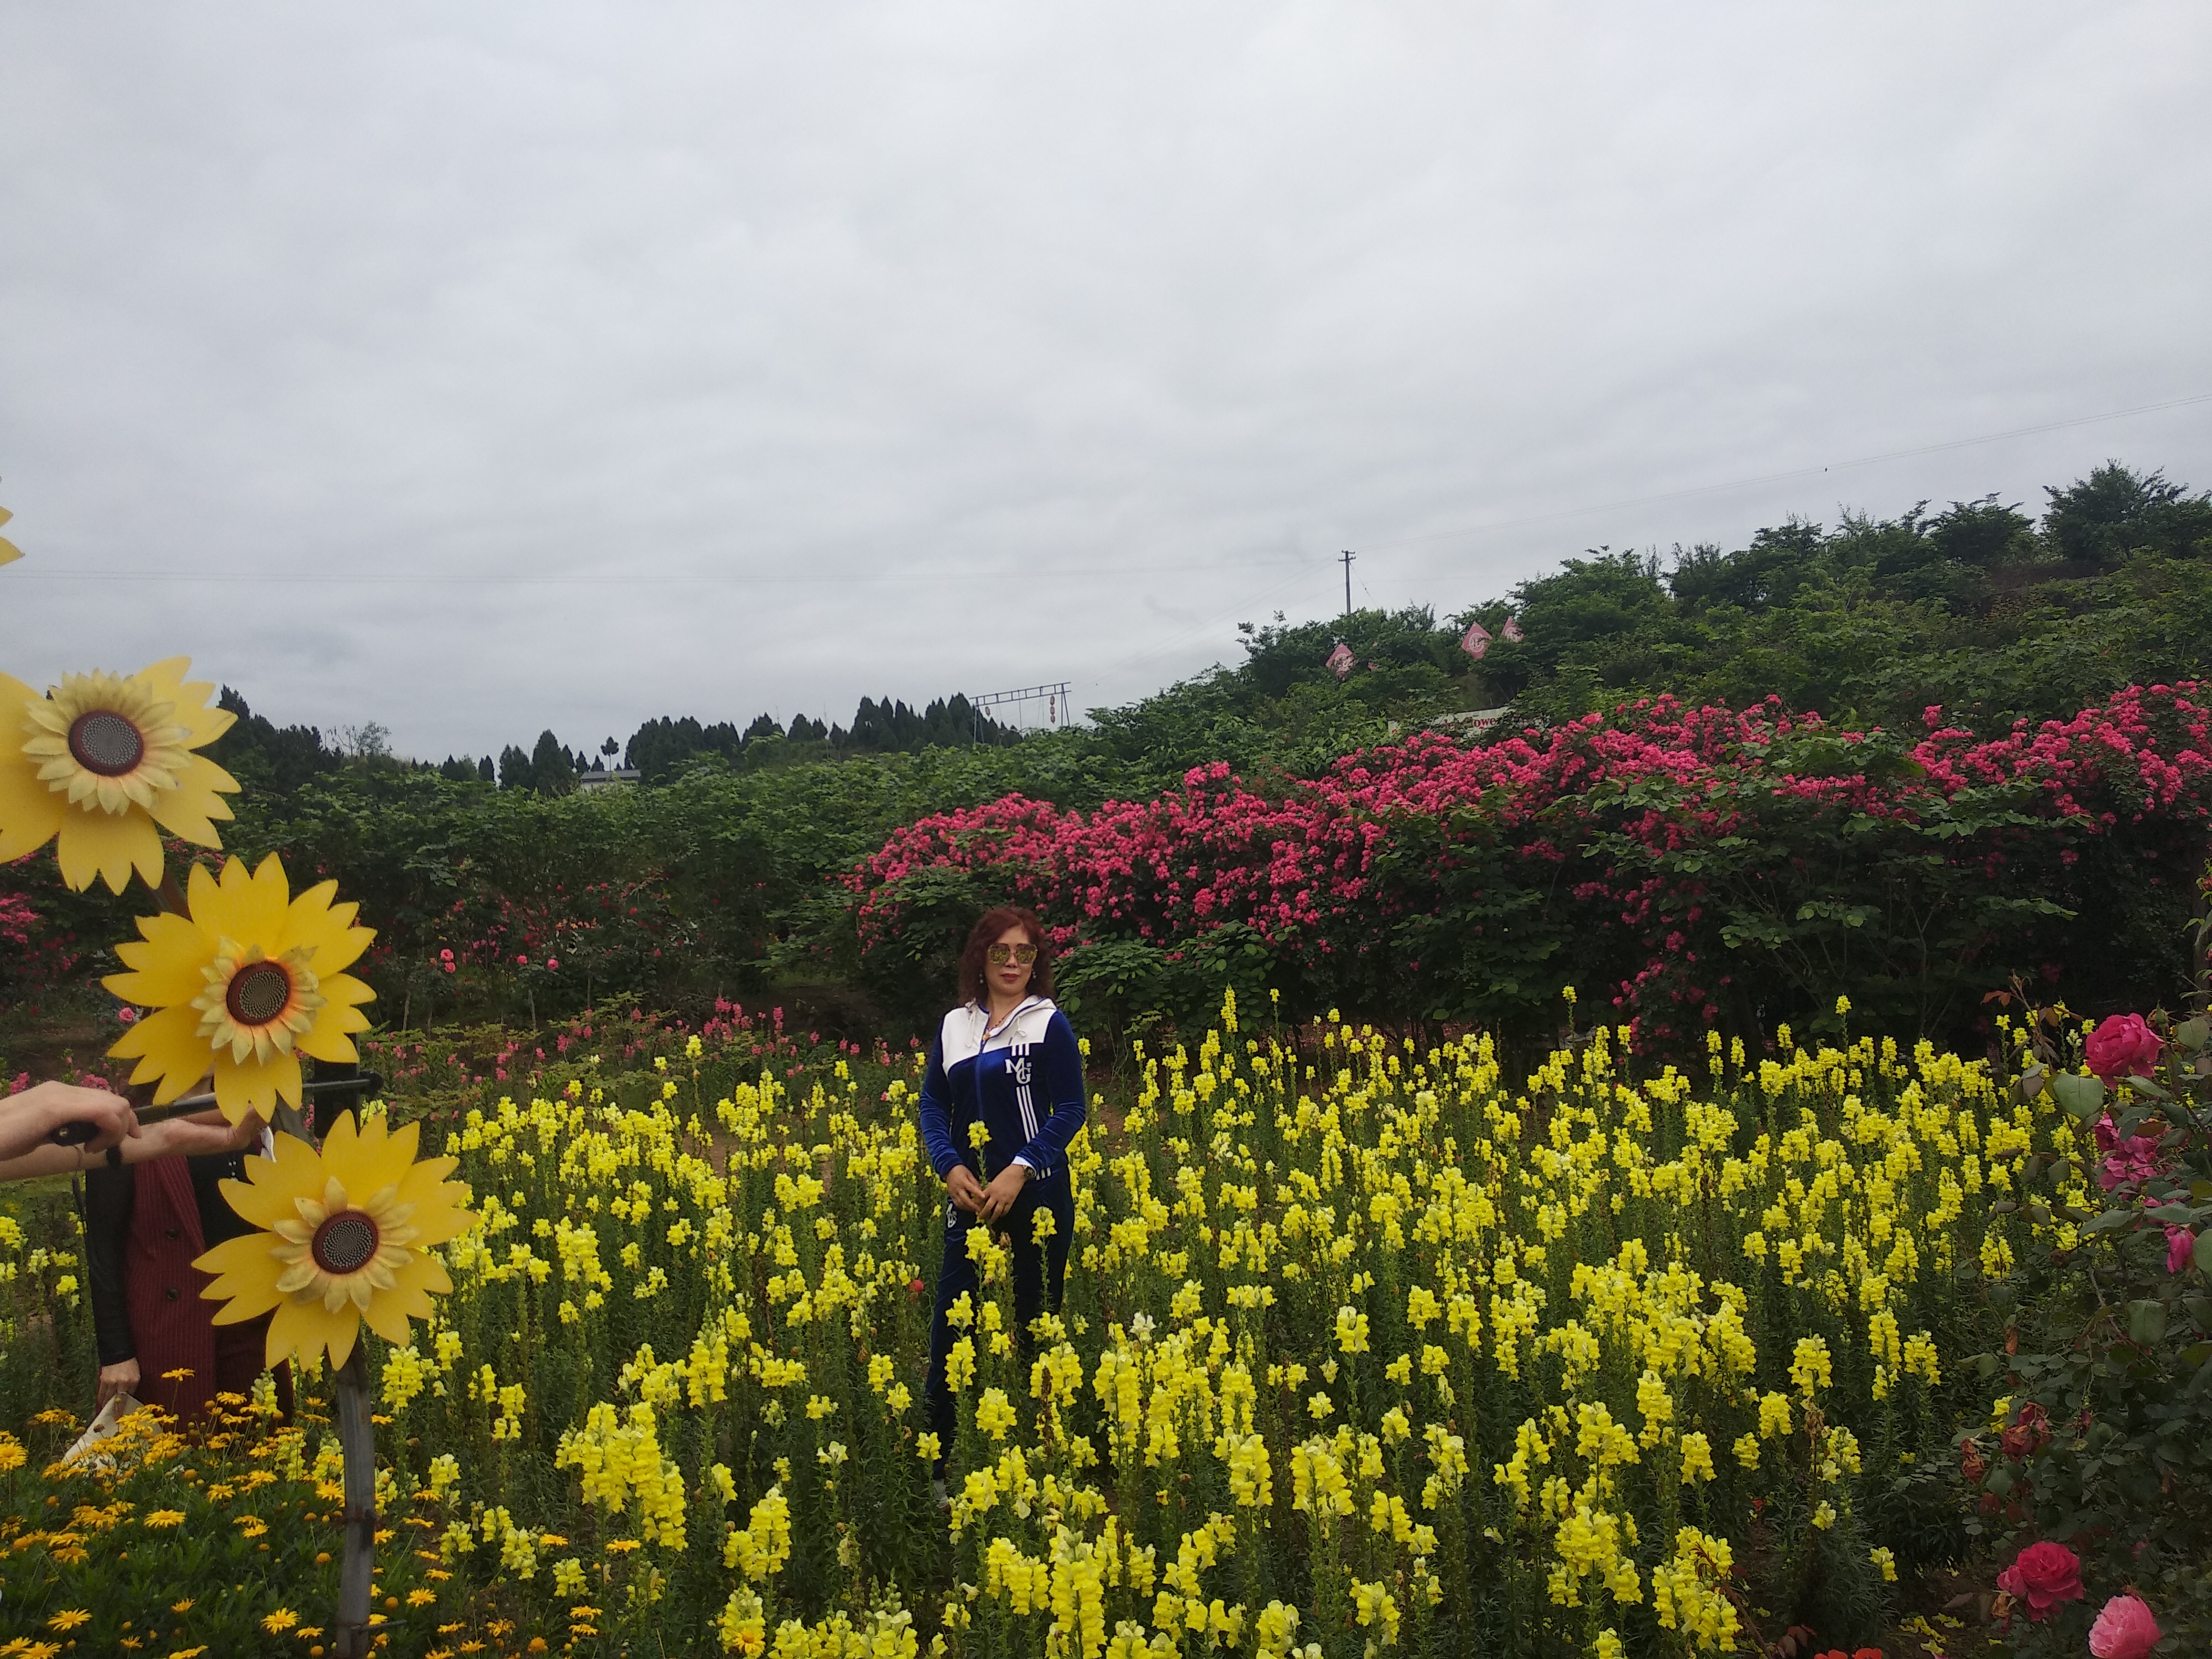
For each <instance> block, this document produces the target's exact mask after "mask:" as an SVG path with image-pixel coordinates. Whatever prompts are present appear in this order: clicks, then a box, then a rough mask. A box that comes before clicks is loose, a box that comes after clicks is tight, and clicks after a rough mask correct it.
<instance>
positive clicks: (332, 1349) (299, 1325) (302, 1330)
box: [268, 1299, 361, 1366]
mask: <svg viewBox="0 0 2212 1659" xmlns="http://www.w3.org/2000/svg"><path fill="white" fill-rule="evenodd" d="M360 1330H361V1316H360V1315H359V1314H357V1313H356V1312H355V1311H354V1310H352V1309H351V1308H350V1307H349V1308H347V1309H346V1310H345V1311H344V1312H343V1313H339V1314H333V1313H328V1312H325V1310H324V1308H323V1304H321V1303H320V1302H318V1301H308V1302H294V1301H290V1300H289V1299H288V1300H286V1301H284V1302H282V1303H279V1304H277V1308H276V1317H275V1318H273V1319H271V1320H270V1322H269V1346H268V1352H269V1353H270V1355H271V1356H272V1358H271V1360H270V1363H271V1364H275V1362H276V1360H277V1359H282V1358H283V1357H284V1356H285V1355H286V1354H288V1353H289V1352H291V1351H292V1350H293V1349H295V1348H297V1349H298V1350H299V1351H300V1352H301V1354H302V1355H303V1356H305V1355H310V1354H315V1353H319V1352H325V1351H327V1352H329V1354H330V1357H331V1364H332V1365H334V1366H336V1365H343V1364H345V1362H346V1356H347V1355H348V1354H350V1353H351V1352H353V1344H354V1338H355V1337H356V1334H359V1332H360Z"/></svg>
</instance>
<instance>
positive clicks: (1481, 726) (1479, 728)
mask: <svg viewBox="0 0 2212 1659" xmlns="http://www.w3.org/2000/svg"><path fill="white" fill-rule="evenodd" d="M1511 708H1512V705H1511V704H1510V703H1508V704H1506V705H1505V706H1504V708H1468V709H1462V710H1461V711H1460V712H1459V713H1457V714H1436V715H1432V716H1431V717H1430V720H1429V726H1430V729H1431V730H1432V731H1437V732H1459V733H1462V734H1463V735H1465V736H1468V737H1480V735H1481V734H1482V733H1483V732H1487V731H1488V730H1490V728H1491V727H1492V726H1495V725H1497V724H1498V721H1500V720H1504V718H1505V716H1506V715H1507V714H1508V713H1510V711H1511Z"/></svg>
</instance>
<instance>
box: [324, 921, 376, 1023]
mask: <svg viewBox="0 0 2212 1659" xmlns="http://www.w3.org/2000/svg"><path fill="white" fill-rule="evenodd" d="M363 931H364V932H366V931H367V930H366V929H364V930H363ZM315 976H316V978H317V979H318V980H319V981H320V983H319V984H318V985H317V986H316V987H315V988H316V990H318V991H319V992H320V993H321V994H322V998H323V1000H324V1001H325V1002H334V1003H337V1004H338V1005H340V1006H343V1007H346V1008H351V1007H353V1006H355V1005H356V1004H359V1003H363V1002H374V1001H375V1000H376V993H375V992H374V991H373V990H371V989H370V988H369V987H368V986H366V985H364V984H363V983H362V981H359V980H357V979H356V978H355V977H354V976H353V975H351V974H337V975H332V976H331V977H328V978H325V977H324V975H322V973H321V971H320V970H319V969H318V970H317V973H316V975H315Z"/></svg>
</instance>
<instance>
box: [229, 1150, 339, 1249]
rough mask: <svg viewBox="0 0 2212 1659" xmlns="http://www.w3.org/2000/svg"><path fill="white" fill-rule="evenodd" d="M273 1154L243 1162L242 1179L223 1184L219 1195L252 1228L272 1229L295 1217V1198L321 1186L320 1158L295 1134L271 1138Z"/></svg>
mask: <svg viewBox="0 0 2212 1659" xmlns="http://www.w3.org/2000/svg"><path fill="white" fill-rule="evenodd" d="M275 1140H276V1157H275V1158H247V1159H246V1180H244V1181H226V1182H223V1183H222V1195H223V1196H224V1197H225V1198H227V1199H228V1200H230V1207H231V1208H232V1209H234V1210H235V1211H236V1212H238V1213H239V1215H240V1216H241V1217H242V1218H245V1219H246V1220H247V1221H250V1222H252V1224H253V1225H255V1226H257V1227H260V1228H264V1229H267V1228H273V1227H275V1226H276V1224H277V1223H278V1222H280V1221H290V1220H293V1219H295V1218H296V1217H297V1216H298V1214H299V1205H298V1203H297V1202H296V1197H297V1195H298V1194H301V1193H304V1192H307V1191H309V1190H311V1189H312V1190H313V1191H315V1192H320V1191H321V1190H322V1186H323V1177H322V1167H323V1163H322V1159H321V1158H319V1156H318V1155H317V1154H316V1152H315V1149H314V1148H313V1147H312V1146H309V1145H307V1142H306V1141H304V1140H301V1139H300V1138H299V1137H298V1136H296V1135H288V1134H281V1133H280V1134H278V1135H276V1137H275Z"/></svg>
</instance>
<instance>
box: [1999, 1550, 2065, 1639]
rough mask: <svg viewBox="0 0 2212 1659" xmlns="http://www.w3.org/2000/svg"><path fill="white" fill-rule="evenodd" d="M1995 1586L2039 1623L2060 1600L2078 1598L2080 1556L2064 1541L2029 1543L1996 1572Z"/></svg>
mask: <svg viewBox="0 0 2212 1659" xmlns="http://www.w3.org/2000/svg"><path fill="white" fill-rule="evenodd" d="M1997 1588H1998V1589H2001V1590H2002V1591H2003V1592H2004V1593H2005V1594H2006V1595H2009V1596H2010V1597H2012V1599H2013V1600H2014V1601H2024V1602H2026V1603H2027V1616H2028V1619H2029V1620H2030V1621H2031V1622H2033V1623H2036V1624H2040V1623H2041V1622H2042V1621H2043V1620H2045V1619H2048V1618H2049V1617H2051V1610H2052V1609H2053V1608H2055V1607H2057V1605H2058V1604H2059V1603H2060V1602H2062V1601H2080V1600H2081V1557H2080V1556H2078V1555H2076V1554H2075V1553H2074V1552H2073V1551H2072V1550H2069V1549H2068V1548H2067V1547H2066V1546H2065V1545H2063V1544H2051V1543H2042V1544H2030V1545H2029V1546H2028V1547H2027V1548H2026V1549H2024V1550H2022V1551H2021V1553H2020V1554H2019V1556H2018V1557H2017V1558H2015V1560H2014V1562H2013V1564H2012V1565H2010V1566H2008V1567H2007V1568H2006V1569H2005V1570H2004V1571H2002V1572H2001V1573H1999V1574H1998V1575H1997Z"/></svg>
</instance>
